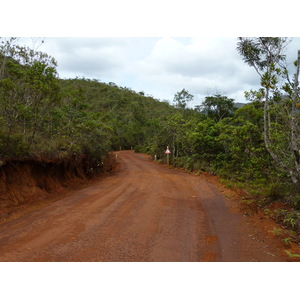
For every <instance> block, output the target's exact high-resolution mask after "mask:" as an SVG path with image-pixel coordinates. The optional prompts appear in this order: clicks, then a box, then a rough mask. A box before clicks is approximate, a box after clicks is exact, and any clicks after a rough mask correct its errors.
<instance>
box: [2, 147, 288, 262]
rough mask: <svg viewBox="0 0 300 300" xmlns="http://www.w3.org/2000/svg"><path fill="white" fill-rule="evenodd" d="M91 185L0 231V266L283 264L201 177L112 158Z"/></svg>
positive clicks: (140, 158) (136, 157)
mask: <svg viewBox="0 0 300 300" xmlns="http://www.w3.org/2000/svg"><path fill="white" fill-rule="evenodd" d="M116 154H117V156H118V157H117V161H118V167H117V169H116V170H115V171H114V172H113V173H112V174H111V175H110V176H108V177H106V178H104V179H102V180H99V182H97V183H96V184H94V185H92V186H90V187H88V188H85V189H82V190H80V191H77V192H76V193H72V194H70V195H69V196H68V197H65V198H63V199H61V200H59V201H57V202H54V203H52V204H50V205H49V206H47V207H45V208H42V209H40V210H37V211H34V212H30V213H28V214H26V215H24V216H22V217H20V218H18V219H15V220H11V221H8V222H6V223H4V224H2V225H0V261H157V262H162V261H185V262H188V261H193V262H196V261H282V260H283V258H282V256H281V254H280V252H279V251H278V250H276V249H275V248H273V246H272V244H271V242H270V241H268V240H266V239H265V238H263V237H261V238H257V237H255V235H254V234H253V230H252V228H251V227H250V226H249V225H248V224H247V223H246V222H245V220H244V219H245V217H244V216H243V215H242V214H240V213H238V212H237V211H235V210H234V209H233V208H232V207H230V205H231V204H230V203H229V204H228V199H226V198H225V197H224V196H223V195H222V194H221V193H220V192H218V190H217V188H216V187H214V186H213V185H211V184H209V183H207V182H205V181H203V180H201V178H199V177H197V176H194V175H190V174H186V173H183V172H179V171H176V170H173V169H170V168H168V167H166V166H162V165H159V164H156V163H154V162H152V161H150V160H149V159H148V158H147V156H146V155H143V154H135V153H132V152H131V151H121V152H116Z"/></svg>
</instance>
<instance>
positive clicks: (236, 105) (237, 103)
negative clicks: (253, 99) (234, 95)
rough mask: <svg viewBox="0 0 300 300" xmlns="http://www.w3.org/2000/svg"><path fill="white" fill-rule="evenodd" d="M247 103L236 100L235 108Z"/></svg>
mask: <svg viewBox="0 0 300 300" xmlns="http://www.w3.org/2000/svg"><path fill="white" fill-rule="evenodd" d="M246 104H247V103H242V102H236V103H234V107H235V108H241V107H244V106H245V105H246Z"/></svg>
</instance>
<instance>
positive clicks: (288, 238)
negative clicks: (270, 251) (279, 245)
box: [282, 237, 292, 245]
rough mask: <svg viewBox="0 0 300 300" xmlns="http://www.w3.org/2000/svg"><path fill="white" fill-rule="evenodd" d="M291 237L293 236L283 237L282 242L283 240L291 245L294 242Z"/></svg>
mask: <svg viewBox="0 0 300 300" xmlns="http://www.w3.org/2000/svg"><path fill="white" fill-rule="evenodd" d="M291 239H292V238H291V237H287V238H284V239H282V242H283V243H284V244H285V245H291V244H292V241H291Z"/></svg>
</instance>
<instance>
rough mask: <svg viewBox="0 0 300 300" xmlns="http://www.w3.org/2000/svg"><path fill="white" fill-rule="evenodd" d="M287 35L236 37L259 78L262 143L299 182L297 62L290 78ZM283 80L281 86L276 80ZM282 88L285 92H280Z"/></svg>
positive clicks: (299, 141)
mask: <svg viewBox="0 0 300 300" xmlns="http://www.w3.org/2000/svg"><path fill="white" fill-rule="evenodd" d="M287 43H288V39H287V38H281V37H272V38H271V37H265V38H239V40H238V43H237V50H238V52H239V53H240V54H241V55H242V57H243V60H244V61H245V62H246V63H247V64H248V65H249V66H251V67H254V69H255V70H256V72H257V73H258V75H259V76H260V79H261V86H262V89H260V91H259V93H258V94H259V97H260V98H261V99H262V100H263V101H264V143H265V146H266V149H267V150H268V152H269V154H270V155H271V157H272V159H273V160H274V161H275V162H276V164H277V165H278V166H279V168H280V169H281V170H283V171H284V172H286V173H287V174H289V176H290V177H291V179H292V181H293V182H294V183H295V184H297V185H299V183H300V156H299V149H300V139H299V138H300V131H299V119H298V117H297V116H298V114H299V111H298V110H297V103H298V99H299V84H298V76H299V64H300V61H299V60H300V56H299V52H298V59H297V61H296V62H295V66H296V72H295V75H294V78H293V80H290V78H289V75H288V71H287V67H286V63H285V55H284V50H285V48H286V45H287ZM280 78H281V79H284V80H286V82H285V84H284V85H283V86H281V87H280V85H279V82H280V81H279V79H280ZM281 90H283V91H284V92H286V93H287V94H285V95H283V94H282V92H281Z"/></svg>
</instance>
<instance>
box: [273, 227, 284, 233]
mask: <svg viewBox="0 0 300 300" xmlns="http://www.w3.org/2000/svg"><path fill="white" fill-rule="evenodd" d="M271 232H272V233H273V234H274V235H281V234H282V228H278V227H274V228H273V230H272V231H271Z"/></svg>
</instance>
